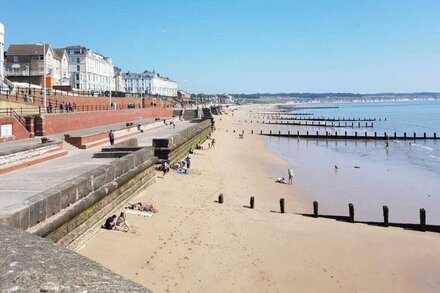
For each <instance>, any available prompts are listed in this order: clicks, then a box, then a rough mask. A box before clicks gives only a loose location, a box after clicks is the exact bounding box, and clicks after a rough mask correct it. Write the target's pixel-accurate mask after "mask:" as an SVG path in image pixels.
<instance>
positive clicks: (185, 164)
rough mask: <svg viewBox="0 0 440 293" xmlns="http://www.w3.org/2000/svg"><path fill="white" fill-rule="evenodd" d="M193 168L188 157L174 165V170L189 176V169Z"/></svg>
mask: <svg viewBox="0 0 440 293" xmlns="http://www.w3.org/2000/svg"><path fill="white" fill-rule="evenodd" d="M189 168H191V158H190V157H189V156H186V158H185V159H184V160H182V161H181V162H176V163H175V164H174V170H176V172H178V173H182V174H188V169H189Z"/></svg>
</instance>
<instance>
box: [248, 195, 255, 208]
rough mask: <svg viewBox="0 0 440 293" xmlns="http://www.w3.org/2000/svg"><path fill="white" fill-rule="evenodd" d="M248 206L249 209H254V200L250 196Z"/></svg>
mask: <svg viewBox="0 0 440 293" xmlns="http://www.w3.org/2000/svg"><path fill="white" fill-rule="evenodd" d="M249 206H250V208H251V209H253V208H254V207H255V198H254V197H253V196H251V200H250V203H249Z"/></svg>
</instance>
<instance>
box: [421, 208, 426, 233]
mask: <svg viewBox="0 0 440 293" xmlns="http://www.w3.org/2000/svg"><path fill="white" fill-rule="evenodd" d="M420 230H421V231H423V232H425V231H426V211H425V209H420Z"/></svg>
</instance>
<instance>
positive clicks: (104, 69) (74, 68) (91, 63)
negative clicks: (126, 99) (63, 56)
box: [66, 46, 115, 91]
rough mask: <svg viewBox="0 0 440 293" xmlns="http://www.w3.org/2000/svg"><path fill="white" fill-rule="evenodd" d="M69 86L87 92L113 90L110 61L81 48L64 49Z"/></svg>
mask: <svg viewBox="0 0 440 293" xmlns="http://www.w3.org/2000/svg"><path fill="white" fill-rule="evenodd" d="M66 52H67V56H68V62H69V76H70V84H71V85H72V87H73V88H76V89H80V90H89V91H109V90H112V91H113V90H115V72H114V67H113V63H112V59H111V58H109V57H104V56H102V55H101V54H98V53H94V52H92V51H91V50H90V49H88V48H86V47H82V46H70V47H67V48H66Z"/></svg>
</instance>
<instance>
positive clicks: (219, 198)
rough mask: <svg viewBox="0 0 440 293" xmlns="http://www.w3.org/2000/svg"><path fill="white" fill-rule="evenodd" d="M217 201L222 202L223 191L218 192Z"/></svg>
mask: <svg viewBox="0 0 440 293" xmlns="http://www.w3.org/2000/svg"><path fill="white" fill-rule="evenodd" d="M218 202H219V203H223V193H220V195H219V196H218Z"/></svg>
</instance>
